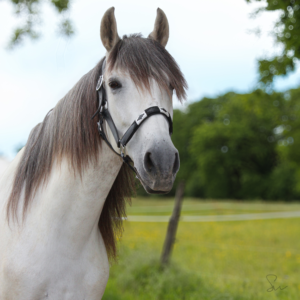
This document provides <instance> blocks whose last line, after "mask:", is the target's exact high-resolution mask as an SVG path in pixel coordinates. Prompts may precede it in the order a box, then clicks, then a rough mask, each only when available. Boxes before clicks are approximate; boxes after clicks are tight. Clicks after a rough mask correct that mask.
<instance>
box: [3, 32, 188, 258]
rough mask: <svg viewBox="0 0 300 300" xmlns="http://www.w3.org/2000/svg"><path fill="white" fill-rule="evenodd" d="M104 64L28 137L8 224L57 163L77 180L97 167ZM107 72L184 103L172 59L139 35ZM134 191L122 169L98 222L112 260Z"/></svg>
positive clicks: (115, 55) (116, 51) (126, 41)
mask: <svg viewBox="0 0 300 300" xmlns="http://www.w3.org/2000/svg"><path fill="white" fill-rule="evenodd" d="M103 61H104V59H102V60H101V61H100V62H99V63H98V64H97V66H96V67H95V68H94V69H92V70H91V71H90V72H89V73H87V74H86V75H84V76H83V77H82V78H81V79H80V80H79V81H78V83H77V84H76V85H75V86H74V87H73V88H72V89H71V90H70V91H69V92H68V93H67V95H66V96H65V97H64V98H63V99H61V100H60V101H59V102H58V104H57V105H56V106H55V108H54V109H53V110H51V111H50V112H49V113H48V114H47V115H46V117H45V119H44V121H43V122H42V123H40V124H38V125H37V126H36V127H35V128H34V129H33V130H32V131H31V133H30V135H29V138H28V141H27V144H26V147H25V149H24V153H23V156H22V158H21V160H20V163H19V165H18V168H17V171H16V175H15V178H14V182H13V187H12V191H11V194H10V197H9V199H8V203H7V218H8V220H9V218H10V216H12V217H13V218H14V219H16V217H17V209H18V205H19V202H20V196H21V194H22V191H23V190H24V203H23V217H24V216H25V215H26V212H27V210H28V207H29V204H30V202H31V200H32V199H33V197H34V195H35V192H36V191H37V189H38V187H39V186H40V185H42V184H45V183H46V182H47V179H48V178H49V175H50V172H51V169H52V165H53V162H54V161H56V162H60V161H61V160H62V159H63V158H67V159H68V160H69V163H70V165H71V167H72V169H73V171H74V174H80V175H82V172H83V171H84V169H85V168H86V167H87V166H88V164H89V163H90V162H91V163H96V162H97V159H98V155H99V154H100V153H99V151H100V149H101V139H100V137H99V134H98V132H97V124H96V122H97V121H98V120H96V119H97V118H95V119H94V120H91V116H92V115H93V114H94V112H95V111H96V110H97V107H98V99H97V93H96V91H95V87H96V85H97V80H98V78H99V75H100V72H101V69H102V65H103ZM108 62H109V67H110V68H113V67H117V68H121V69H124V70H128V71H129V74H130V77H131V78H132V79H133V81H134V82H135V83H136V85H137V86H140V87H141V86H142V85H143V87H146V88H147V89H149V78H151V77H152V78H154V79H155V80H156V81H157V82H158V83H159V84H160V85H161V86H162V87H164V88H169V85H170V84H171V85H172V86H173V87H174V89H175V91H176V94H177V97H178V99H180V100H181V99H184V98H185V96H186V94H185V88H186V86H187V85H186V82H185V79H184V77H183V75H182V73H181V71H180V69H179V67H178V66H177V64H176V62H175V61H174V59H173V58H172V56H171V55H170V54H169V53H168V52H167V51H166V50H165V49H164V48H163V47H162V46H161V45H160V44H159V43H157V42H155V41H153V40H151V39H144V38H142V37H141V36H140V35H133V36H129V37H126V36H124V38H123V40H121V41H119V43H118V44H117V45H116V46H115V47H114V48H113V49H112V51H111V54H110V56H109V58H108ZM133 191H134V176H133V173H132V172H131V170H130V169H129V168H128V167H127V166H126V165H125V164H123V166H122V168H121V170H120V172H119V174H118V176H117V178H116V180H115V182H114V184H113V186H112V188H111V190H110V192H109V194H108V197H107V199H106V201H105V204H104V207H103V210H102V213H101V216H100V219H99V229H100V231H101V234H102V237H103V239H104V243H105V246H106V250H107V253H108V256H109V257H110V258H115V256H116V240H115V238H116V235H118V234H119V233H120V231H122V218H123V217H124V216H126V214H125V205H126V202H125V201H126V199H128V200H130V196H131V194H132V192H133Z"/></svg>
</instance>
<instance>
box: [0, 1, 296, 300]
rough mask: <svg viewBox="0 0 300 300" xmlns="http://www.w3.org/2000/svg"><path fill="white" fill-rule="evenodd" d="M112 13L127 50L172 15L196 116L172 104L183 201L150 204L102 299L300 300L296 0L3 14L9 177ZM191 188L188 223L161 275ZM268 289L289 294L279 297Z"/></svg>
mask: <svg viewBox="0 0 300 300" xmlns="http://www.w3.org/2000/svg"><path fill="white" fill-rule="evenodd" d="M111 6H115V8H116V10H115V15H116V19H117V23H118V32H119V35H120V36H123V35H124V34H130V33H136V32H141V33H142V34H143V35H144V36H145V37H146V36H148V34H149V33H150V32H151V31H152V29H153V25H154V20H155V17H156V9H157V7H160V8H161V9H163V10H164V12H165V13H166V15H167V17H168V20H169V24H170V39H169V42H168V45H167V47H166V48H167V50H168V51H169V52H170V53H171V55H172V56H173V57H174V58H175V60H176V61H177V63H178V64H179V66H180V67H181V70H182V72H183V73H184V75H185V77H186V79H187V82H188V85H189V90H188V99H187V101H186V102H185V103H180V102H179V101H178V100H177V99H174V107H175V111H174V134H173V137H172V139H173V142H174V144H175V146H176V148H177V149H178V150H179V153H180V160H181V168H180V171H179V173H178V175H177V179H176V182H175V185H174V188H173V190H172V191H171V193H170V194H168V195H167V196H164V197H158V196H156V197H153V196H152V197H149V195H147V194H146V193H145V192H144V191H143V190H142V189H139V190H138V195H137V197H136V198H134V199H133V202H132V206H131V207H129V208H128V215H129V216H128V221H126V222H125V231H124V235H123V237H122V238H121V237H120V258H119V263H118V264H113V266H112V268H111V277H110V279H109V282H108V287H107V290H106V293H105V295H104V299H299V297H300V296H299V295H300V275H299V274H300V272H299V271H300V242H299V238H298V237H299V233H300V231H299V227H300V222H299V216H300V213H299V211H300V204H299V201H298V200H299V199H300V151H299V150H298V149H299V148H298V147H300V68H299V59H300V3H299V2H298V1H296V0H265V1H263V0H262V1H260V0H257V1H256V0H252V1H250V0H249V1H248V0H215V1H204V0H200V1H197V2H196V1H191V0H186V1H177V0H173V1H168V0H161V1H156V0H153V1H150V2H145V1H135V0H127V1H121V0H119V1H105V0H103V1H102V0H101V1H100V0H98V1H97V0H85V1H80V0H73V1H69V0H51V1H50V0H49V1H46V0H45V1H42V0H31V1H29V0H0V28H1V30H0V176H1V172H2V171H3V170H4V169H5V167H6V166H7V164H8V162H9V161H11V160H12V159H13V158H14V156H15V155H16V153H17V151H18V150H19V149H20V147H22V146H23V145H25V143H26V140H27V137H28V135H29V133H30V131H31V129H32V128H33V127H34V126H35V125H36V124H37V123H39V122H41V121H42V120H43V118H44V116H45V115H46V114H47V112H48V111H49V110H50V109H51V108H52V107H54V106H55V105H56V103H57V102H58V101H59V100H60V99H61V98H62V97H63V96H64V95H65V94H66V93H67V92H68V91H69V89H71V88H72V87H73V86H74V84H75V83H76V82H77V81H78V80H79V79H80V77H81V76H82V75H84V74H85V73H86V72H88V71H89V70H90V69H92V68H93V67H94V66H95V65H96V63H97V62H98V61H99V60H100V59H101V58H102V57H103V56H104V55H105V50H104V47H103V46H102V44H101V42H100V35H99V27H100V20H101V18H102V16H103V14H104V12H105V11H106V10H107V9H108V8H109V7H111ZM182 181H184V182H185V191H184V201H183V204H182V212H181V214H182V218H181V222H180V223H179V225H178V232H177V237H176V242H175V246H174V249H173V252H172V253H173V255H172V260H171V263H170V266H169V268H167V269H164V270H161V268H160V267H159V264H158V263H157V262H158V258H159V257H160V254H161V250H162V246H163V242H164V239H165V234H166V229H167V225H168V220H169V216H170V215H171V213H172V209H173V204H174V201H173V199H174V195H175V190H176V187H177V186H178V183H179V182H182ZM297 213H299V214H298V217H297ZM249 215H250V217H249ZM208 216H209V218H208ZM224 216H225V217H224ZM129 262H130V263H129ZM268 274H273V275H276V276H277V277H278V278H277V279H276V282H275V281H274V278H275V277H274V276H273V277H268ZM268 278H269V280H268ZM270 281H271V282H272V284H274V285H275V287H276V288H278V286H281V287H285V286H287V288H286V289H284V290H281V289H278V290H271V291H268V289H269V288H270V287H271V285H270Z"/></svg>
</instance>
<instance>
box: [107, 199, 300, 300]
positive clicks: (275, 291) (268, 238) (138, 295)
mask: <svg viewBox="0 0 300 300" xmlns="http://www.w3.org/2000/svg"><path fill="white" fill-rule="evenodd" d="M173 203H174V201H173V200H172V199H161V198H146V199H133V201H132V206H131V207H128V216H129V218H128V221H125V222H124V229H125V230H124V233H123V236H122V237H121V238H120V239H119V260H118V263H113V264H112V267H111V271H110V278H109V281H108V285H107V289H106V291H105V294H104V297H103V299H104V300H119V299H125V300H126V299H145V300H148V299H149V300H150V299H204V300H205V299H210V300H212V299H213V300H229V299H233V300H237V299H241V300H246V299H247V300H248V299H249V300H250V299H255V300H260V299H261V300H265V299H270V300H271V299H289V300H291V299H295V300H298V299H300V239H299V235H300V234H299V233H300V218H287V219H268V220H248V221H226V222H180V223H179V226H178V231H177V238H176V243H175V246H174V249H173V253H172V258H171V264H170V266H169V267H168V268H165V269H161V267H160V265H159V258H160V254H161V250H162V245H163V242H164V238H165V233H166V229H167V224H168V223H167V222H133V221H130V216H170V215H171V212H172V208H173ZM275 211H278V212H279V211H280V212H281V211H300V204H299V203H290V204H287V203H280V202H273V203H271V202H259V201H252V202H250V201H249V202H246V201H243V202H239V201H212V200H207V201H204V200H195V199H185V200H184V202H183V207H182V215H183V216H190V215H197V216H199V215H225V214H244V213H261V212H275ZM275 275H276V276H277V278H276V277H275ZM272 286H273V288H272Z"/></svg>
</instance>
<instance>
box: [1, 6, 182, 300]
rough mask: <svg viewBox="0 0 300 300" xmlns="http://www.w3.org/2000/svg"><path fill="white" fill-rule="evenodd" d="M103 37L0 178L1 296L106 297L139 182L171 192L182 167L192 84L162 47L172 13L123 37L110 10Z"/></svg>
mask: <svg viewBox="0 0 300 300" xmlns="http://www.w3.org/2000/svg"><path fill="white" fill-rule="evenodd" d="M100 37H101V41H102V44H103V46H104V47H105V49H106V55H105V56H104V58H102V59H101V60H100V62H99V63H98V64H97V65H96V66H95V67H94V68H93V69H92V70H91V71H89V72H88V73H87V74H85V75H84V76H83V77H82V78H81V79H80V80H79V81H78V82H77V84H76V85H75V86H74V87H73V88H72V89H71V90H70V91H69V92H68V93H67V94H66V95H65V96H64V97H63V98H62V99H61V100H60V101H59V102H58V103H57V105H56V106H55V107H54V108H53V109H52V110H51V111H50V112H49V113H48V114H47V115H46V116H45V118H44V120H43V122H42V123H40V124H38V125H37V126H36V127H34V128H33V129H32V131H31V133H30V135H29V138H28V140H27V143H26V145H25V147H24V148H23V149H22V150H21V151H20V152H19V153H18V154H17V156H16V157H15V159H14V160H13V161H12V162H11V164H10V165H9V166H8V168H7V170H6V172H5V173H4V174H3V175H2V177H1V180H0V249H1V250H0V299H1V300H12V299H13V300H38V299H39V300H40V299H49V300H50V299H51V300H83V299H85V300H96V299H97V300H99V299H101V298H102V296H103V293H104V290H105V287H106V284H107V280H108V277H109V266H110V263H111V262H113V261H114V260H115V259H116V257H117V245H116V240H117V238H118V237H119V236H120V235H121V234H122V230H123V227H122V221H123V220H124V217H125V216H126V203H127V202H130V196H131V195H132V193H133V192H134V189H135V182H136V179H135V176H137V178H138V179H139V181H140V182H141V184H142V185H143V187H144V189H145V190H146V191H147V192H148V193H167V192H169V191H170V190H171V188H172V185H173V183H174V179H175V177H176V173H177V172H178V170H179V164H180V163H179V154H178V151H177V149H176V148H175V147H174V145H173V143H172V140H171V133H172V117H173V108H172V107H173V104H172V101H173V100H172V95H173V93H176V95H177V98H178V99H179V100H180V101H182V100H183V99H185V98H186V89H187V84H186V81H185V79H184V76H183V74H182V72H181V71H180V68H179V66H178V65H177V63H176V62H175V60H174V59H173V57H172V56H171V55H170V54H169V52H168V51H167V50H166V49H165V46H166V44H167V42H168V39H169V23H168V20H167V17H166V15H165V13H164V12H163V11H162V10H161V9H159V8H158V9H157V15H156V19H155V24H154V29H153V31H152V32H151V33H150V35H149V36H148V37H147V38H144V37H142V36H141V35H140V34H133V35H128V36H127V35H125V36H123V38H120V37H119V35H118V31H117V22H116V18H115V14H114V8H113V7H112V8H110V9H108V10H107V11H106V12H105V14H104V16H103V17H102V20H101V25H100ZM120 137H121V138H120Z"/></svg>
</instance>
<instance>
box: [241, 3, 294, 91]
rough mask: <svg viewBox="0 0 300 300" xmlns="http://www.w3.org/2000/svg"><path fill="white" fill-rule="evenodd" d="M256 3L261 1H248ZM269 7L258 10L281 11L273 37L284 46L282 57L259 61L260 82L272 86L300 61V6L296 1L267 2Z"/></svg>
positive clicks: (258, 11)
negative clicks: (280, 76)
mask: <svg viewBox="0 0 300 300" xmlns="http://www.w3.org/2000/svg"><path fill="white" fill-rule="evenodd" d="M246 1H247V2H254V1H259V2H261V0H246ZM266 3H267V6H266V7H262V8H260V9H258V10H257V12H256V13H260V12H262V11H281V14H280V17H279V20H278V21H277V22H276V24H275V27H274V30H273V35H274V38H275V41H276V43H277V44H279V45H281V46H282V52H281V54H280V55H278V56H275V57H273V58H270V59H261V60H259V61H258V64H259V73H260V82H261V83H263V84H264V85H266V86H269V85H271V84H272V82H273V80H274V77H275V76H279V75H287V74H289V73H291V72H292V71H294V70H295V62H296V61H297V60H298V59H300V5H299V3H298V1H296V0H266Z"/></svg>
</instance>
